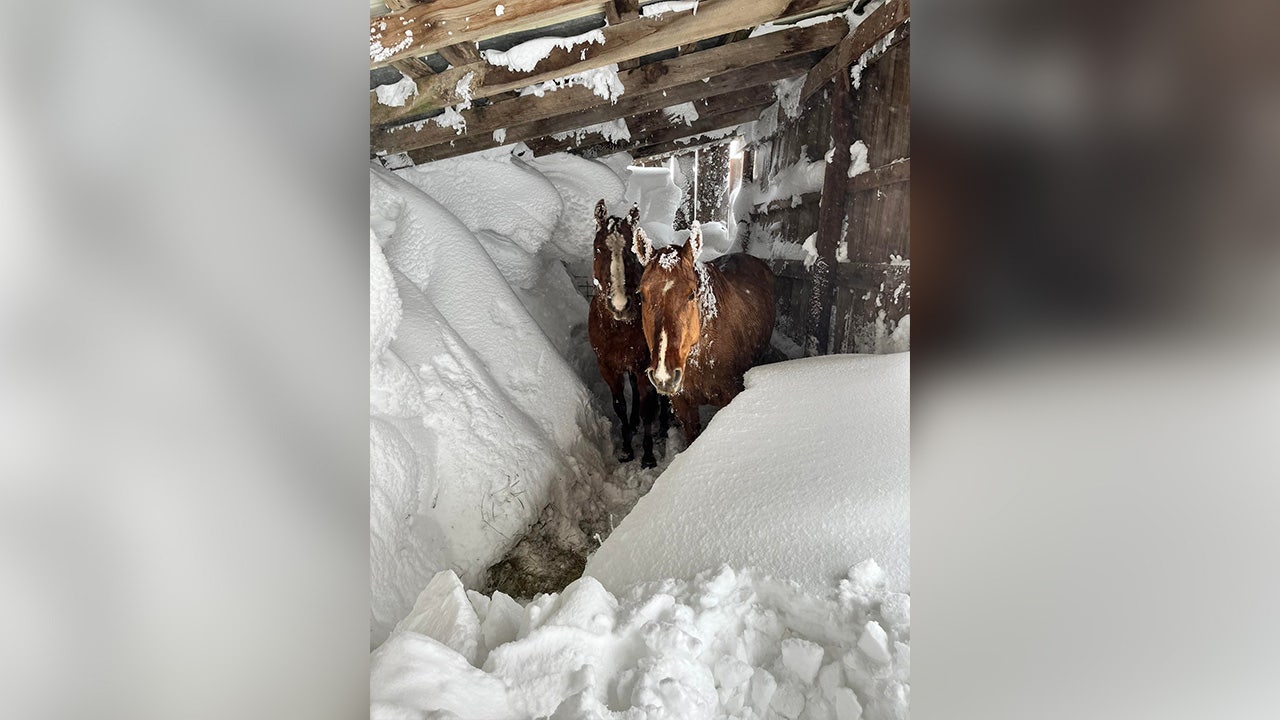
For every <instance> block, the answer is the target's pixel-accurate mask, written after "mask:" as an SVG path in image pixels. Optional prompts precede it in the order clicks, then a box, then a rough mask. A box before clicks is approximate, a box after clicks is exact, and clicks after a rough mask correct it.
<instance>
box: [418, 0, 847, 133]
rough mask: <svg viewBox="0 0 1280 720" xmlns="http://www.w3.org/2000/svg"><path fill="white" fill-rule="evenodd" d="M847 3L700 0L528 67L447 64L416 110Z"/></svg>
mask: <svg viewBox="0 0 1280 720" xmlns="http://www.w3.org/2000/svg"><path fill="white" fill-rule="evenodd" d="M847 4H848V0H701V2H699V3H698V7H697V12H692V11H689V10H685V11H681V12H675V11H672V12H666V13H663V14H661V15H658V16H655V17H639V18H637V19H635V20H629V21H626V22H622V23H619V24H616V25H609V26H606V27H604V28H603V29H601V30H600V31H598V32H599V34H598V35H594V36H593V37H594V38H596V39H598V38H600V37H603V39H604V42H603V43H601V42H587V41H583V42H581V43H578V44H575V45H572V46H571V47H570V48H568V49H566V48H555V49H553V50H551V52H550V53H549V54H547V56H546V57H544V58H542V60H540V61H539V62H538V63H537V64H536V65H535V66H534V67H533V69H532V70H528V71H517V70H512V69H511V68H508V67H504V66H498V65H490V64H489V63H487V62H483V61H482V62H477V63H471V64H468V65H462V66H459V67H454V68H450V69H449V70H446V71H445V72H442V73H440V74H439V75H437V76H436V77H434V78H431V79H430V80H429V81H428V82H424V83H423V86H422V87H421V93H420V94H421V101H420V102H419V103H418V105H417V108H418V109H419V110H424V109H431V108H439V107H444V106H445V105H456V104H458V103H460V102H463V101H464V97H468V96H469V97H471V98H482V97H490V96H492V95H496V94H498V93H501V92H505V91H507V90H516V89H519V88H522V87H525V86H527V85H532V84H535V83H540V82H545V81H547V80H553V79H555V78H560V77H564V76H565V75H572V74H575V73H580V72H585V71H587V70H594V69H595V68H600V67H605V66H608V65H612V64H614V63H621V62H623V61H626V60H632V59H635V58H640V57H643V56H645V55H651V54H653V53H657V52H662V51H663V50H669V49H671V48H675V47H679V46H681V45H687V44H689V43H696V42H699V41H701V40H706V39H708V38H713V37H718V36H720V35H724V34H726V33H730V32H733V31H735V30H742V29H745V28H751V27H755V26H756V25H759V24H761V23H765V22H776V21H779V20H785V19H787V18H790V17H795V16H798V15H805V14H808V13H812V12H815V11H822V10H834V9H837V8H839V7H842V6H844V5H847ZM419 54H420V53H419ZM428 103H430V104H428Z"/></svg>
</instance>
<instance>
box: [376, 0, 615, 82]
mask: <svg viewBox="0 0 1280 720" xmlns="http://www.w3.org/2000/svg"><path fill="white" fill-rule="evenodd" d="M607 1H608V0H504V2H499V1H498V0H430V2H422V3H418V4H416V5H412V6H410V7H408V8H406V9H405V10H402V11H399V12H392V13H391V14H388V15H382V16H380V17H376V18H373V19H371V20H370V21H369V64H370V67H371V68H377V67H382V66H384V65H389V64H391V63H392V62H393V61H396V60H400V59H401V58H406V57H414V56H421V55H430V54H431V53H433V52H435V51H437V50H439V49H440V48H442V47H445V46H447V45H456V44H457V43H463V42H479V41H481V40H487V39H489V38H492V37H497V36H499V35H506V34H509V33H514V32H520V31H522V30H533V29H535V28H539V27H542V26H544V25H554V24H556V23H559V22H565V21H567V20H574V19H577V18H580V17H585V16H588V15H594V14H596V13H599V12H601V11H603V9H604V5H605V3H606V2H607ZM499 5H502V6H503V11H502V14H501V15H499V14H498V6H499Z"/></svg>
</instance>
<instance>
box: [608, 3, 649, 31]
mask: <svg viewBox="0 0 1280 720" xmlns="http://www.w3.org/2000/svg"><path fill="white" fill-rule="evenodd" d="M604 16H605V18H606V19H607V20H608V21H609V24H610V25H617V24H618V23H620V22H626V21H627V20H635V19H636V18H638V17H640V0H612V2H607V3H605V6H604Z"/></svg>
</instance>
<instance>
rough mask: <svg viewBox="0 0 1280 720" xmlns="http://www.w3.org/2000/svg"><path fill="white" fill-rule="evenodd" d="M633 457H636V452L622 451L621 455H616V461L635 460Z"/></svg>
mask: <svg viewBox="0 0 1280 720" xmlns="http://www.w3.org/2000/svg"><path fill="white" fill-rule="evenodd" d="M635 459H636V454H635V453H634V452H627V453H622V454H621V455H619V456H618V462H631V461H632V460H635Z"/></svg>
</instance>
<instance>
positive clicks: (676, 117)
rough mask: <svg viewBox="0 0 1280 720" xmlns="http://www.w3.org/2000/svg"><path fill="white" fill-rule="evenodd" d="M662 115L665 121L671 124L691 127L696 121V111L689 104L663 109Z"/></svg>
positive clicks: (691, 104)
mask: <svg viewBox="0 0 1280 720" xmlns="http://www.w3.org/2000/svg"><path fill="white" fill-rule="evenodd" d="M662 114H663V115H666V117H667V121H668V122H671V123H673V124H674V123H677V122H681V123H684V124H685V125H692V124H693V121H694V120H697V119H698V109H697V108H696V107H694V106H693V103H691V102H685V103H680V104H679V105H672V106H671V107H669V108H664V109H663V111H662Z"/></svg>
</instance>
